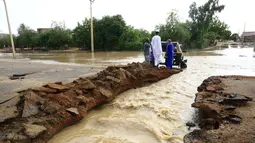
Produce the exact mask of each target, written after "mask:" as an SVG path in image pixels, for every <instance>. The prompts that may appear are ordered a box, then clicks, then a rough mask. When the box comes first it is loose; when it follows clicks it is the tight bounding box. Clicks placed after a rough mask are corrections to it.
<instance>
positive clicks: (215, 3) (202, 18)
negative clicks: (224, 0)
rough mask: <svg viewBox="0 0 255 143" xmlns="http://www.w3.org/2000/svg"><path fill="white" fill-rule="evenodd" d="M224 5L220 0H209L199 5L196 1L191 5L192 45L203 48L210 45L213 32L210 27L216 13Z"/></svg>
mask: <svg viewBox="0 0 255 143" xmlns="http://www.w3.org/2000/svg"><path fill="white" fill-rule="evenodd" d="M224 7H225V6H224V5H219V0H208V1H207V2H206V3H205V4H204V5H202V6H200V7H197V4H196V3H195V2H194V3H192V4H191V6H190V11H189V17H190V18H191V20H192V21H191V22H190V24H189V26H190V27H189V28H190V30H191V34H192V36H191V39H190V46H192V47H196V48H203V47H206V46H208V44H209V43H211V42H208V40H209V39H206V38H209V37H211V36H209V35H208V34H210V33H211V34H212V32H211V31H210V27H211V25H212V23H213V18H214V17H215V14H216V13H219V12H221V11H222V10H223V9H224ZM213 35H215V33H214V34H213Z"/></svg>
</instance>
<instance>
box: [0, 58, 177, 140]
mask: <svg viewBox="0 0 255 143" xmlns="http://www.w3.org/2000/svg"><path fill="white" fill-rule="evenodd" d="M179 72H181V70H180V69H173V70H170V69H160V70H159V69H157V68H153V67H151V66H150V65H146V64H140V63H133V64H128V65H124V66H112V67H108V68H107V69H105V70H103V71H101V72H100V73H98V74H97V75H95V76H90V77H84V78H79V79H77V80H74V81H73V82H71V83H68V84H62V83H61V82H58V83H48V84H46V85H44V86H42V87H38V88H33V89H28V90H25V91H22V92H20V96H19V97H15V98H13V99H11V100H9V101H7V102H4V103H0V142H1V141H3V142H5V141H6V142H19V143H20V142H33V143H34V142H37V143H42V142H47V141H48V140H49V139H50V138H51V137H52V136H53V135H55V134H56V133H58V132H59V131H60V130H61V129H63V128H65V127H67V126H70V125H72V124H75V123H77V122H78V121H79V120H81V119H82V118H83V117H85V116H86V114H87V111H88V110H90V109H92V108H93V107H95V106H97V105H100V104H103V103H107V102H109V101H111V100H112V99H114V97H115V96H117V95H118V94H119V93H121V92H124V91H126V90H128V89H132V88H136V87H142V86H144V85H146V84H148V83H152V82H156V81H159V80H161V79H164V78H167V77H169V76H171V75H173V74H176V73H179Z"/></svg>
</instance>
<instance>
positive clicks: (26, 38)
mask: <svg viewBox="0 0 255 143" xmlns="http://www.w3.org/2000/svg"><path fill="white" fill-rule="evenodd" d="M36 37H37V33H36V31H34V30H33V29H31V28H29V27H28V26H26V25H25V24H21V25H20V26H19V28H18V37H17V42H16V47H21V48H23V47H35V46H36V40H37V39H36Z"/></svg>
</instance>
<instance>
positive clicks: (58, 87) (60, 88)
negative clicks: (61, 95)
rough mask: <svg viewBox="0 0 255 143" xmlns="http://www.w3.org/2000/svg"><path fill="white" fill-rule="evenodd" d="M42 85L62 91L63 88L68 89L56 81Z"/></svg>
mask: <svg viewBox="0 0 255 143" xmlns="http://www.w3.org/2000/svg"><path fill="white" fill-rule="evenodd" d="M44 87H49V88H51V89H56V90H59V91H64V90H68V89H69V87H67V86H64V85H61V84H56V83H48V84H47V85H45V86H44Z"/></svg>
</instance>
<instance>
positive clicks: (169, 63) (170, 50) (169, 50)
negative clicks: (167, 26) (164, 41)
mask: <svg viewBox="0 0 255 143" xmlns="http://www.w3.org/2000/svg"><path fill="white" fill-rule="evenodd" d="M165 58H166V67H168V68H170V69H172V68H173V59H174V45H173V44H172V40H170V39H169V40H168V45H167V47H166V57H165Z"/></svg>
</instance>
